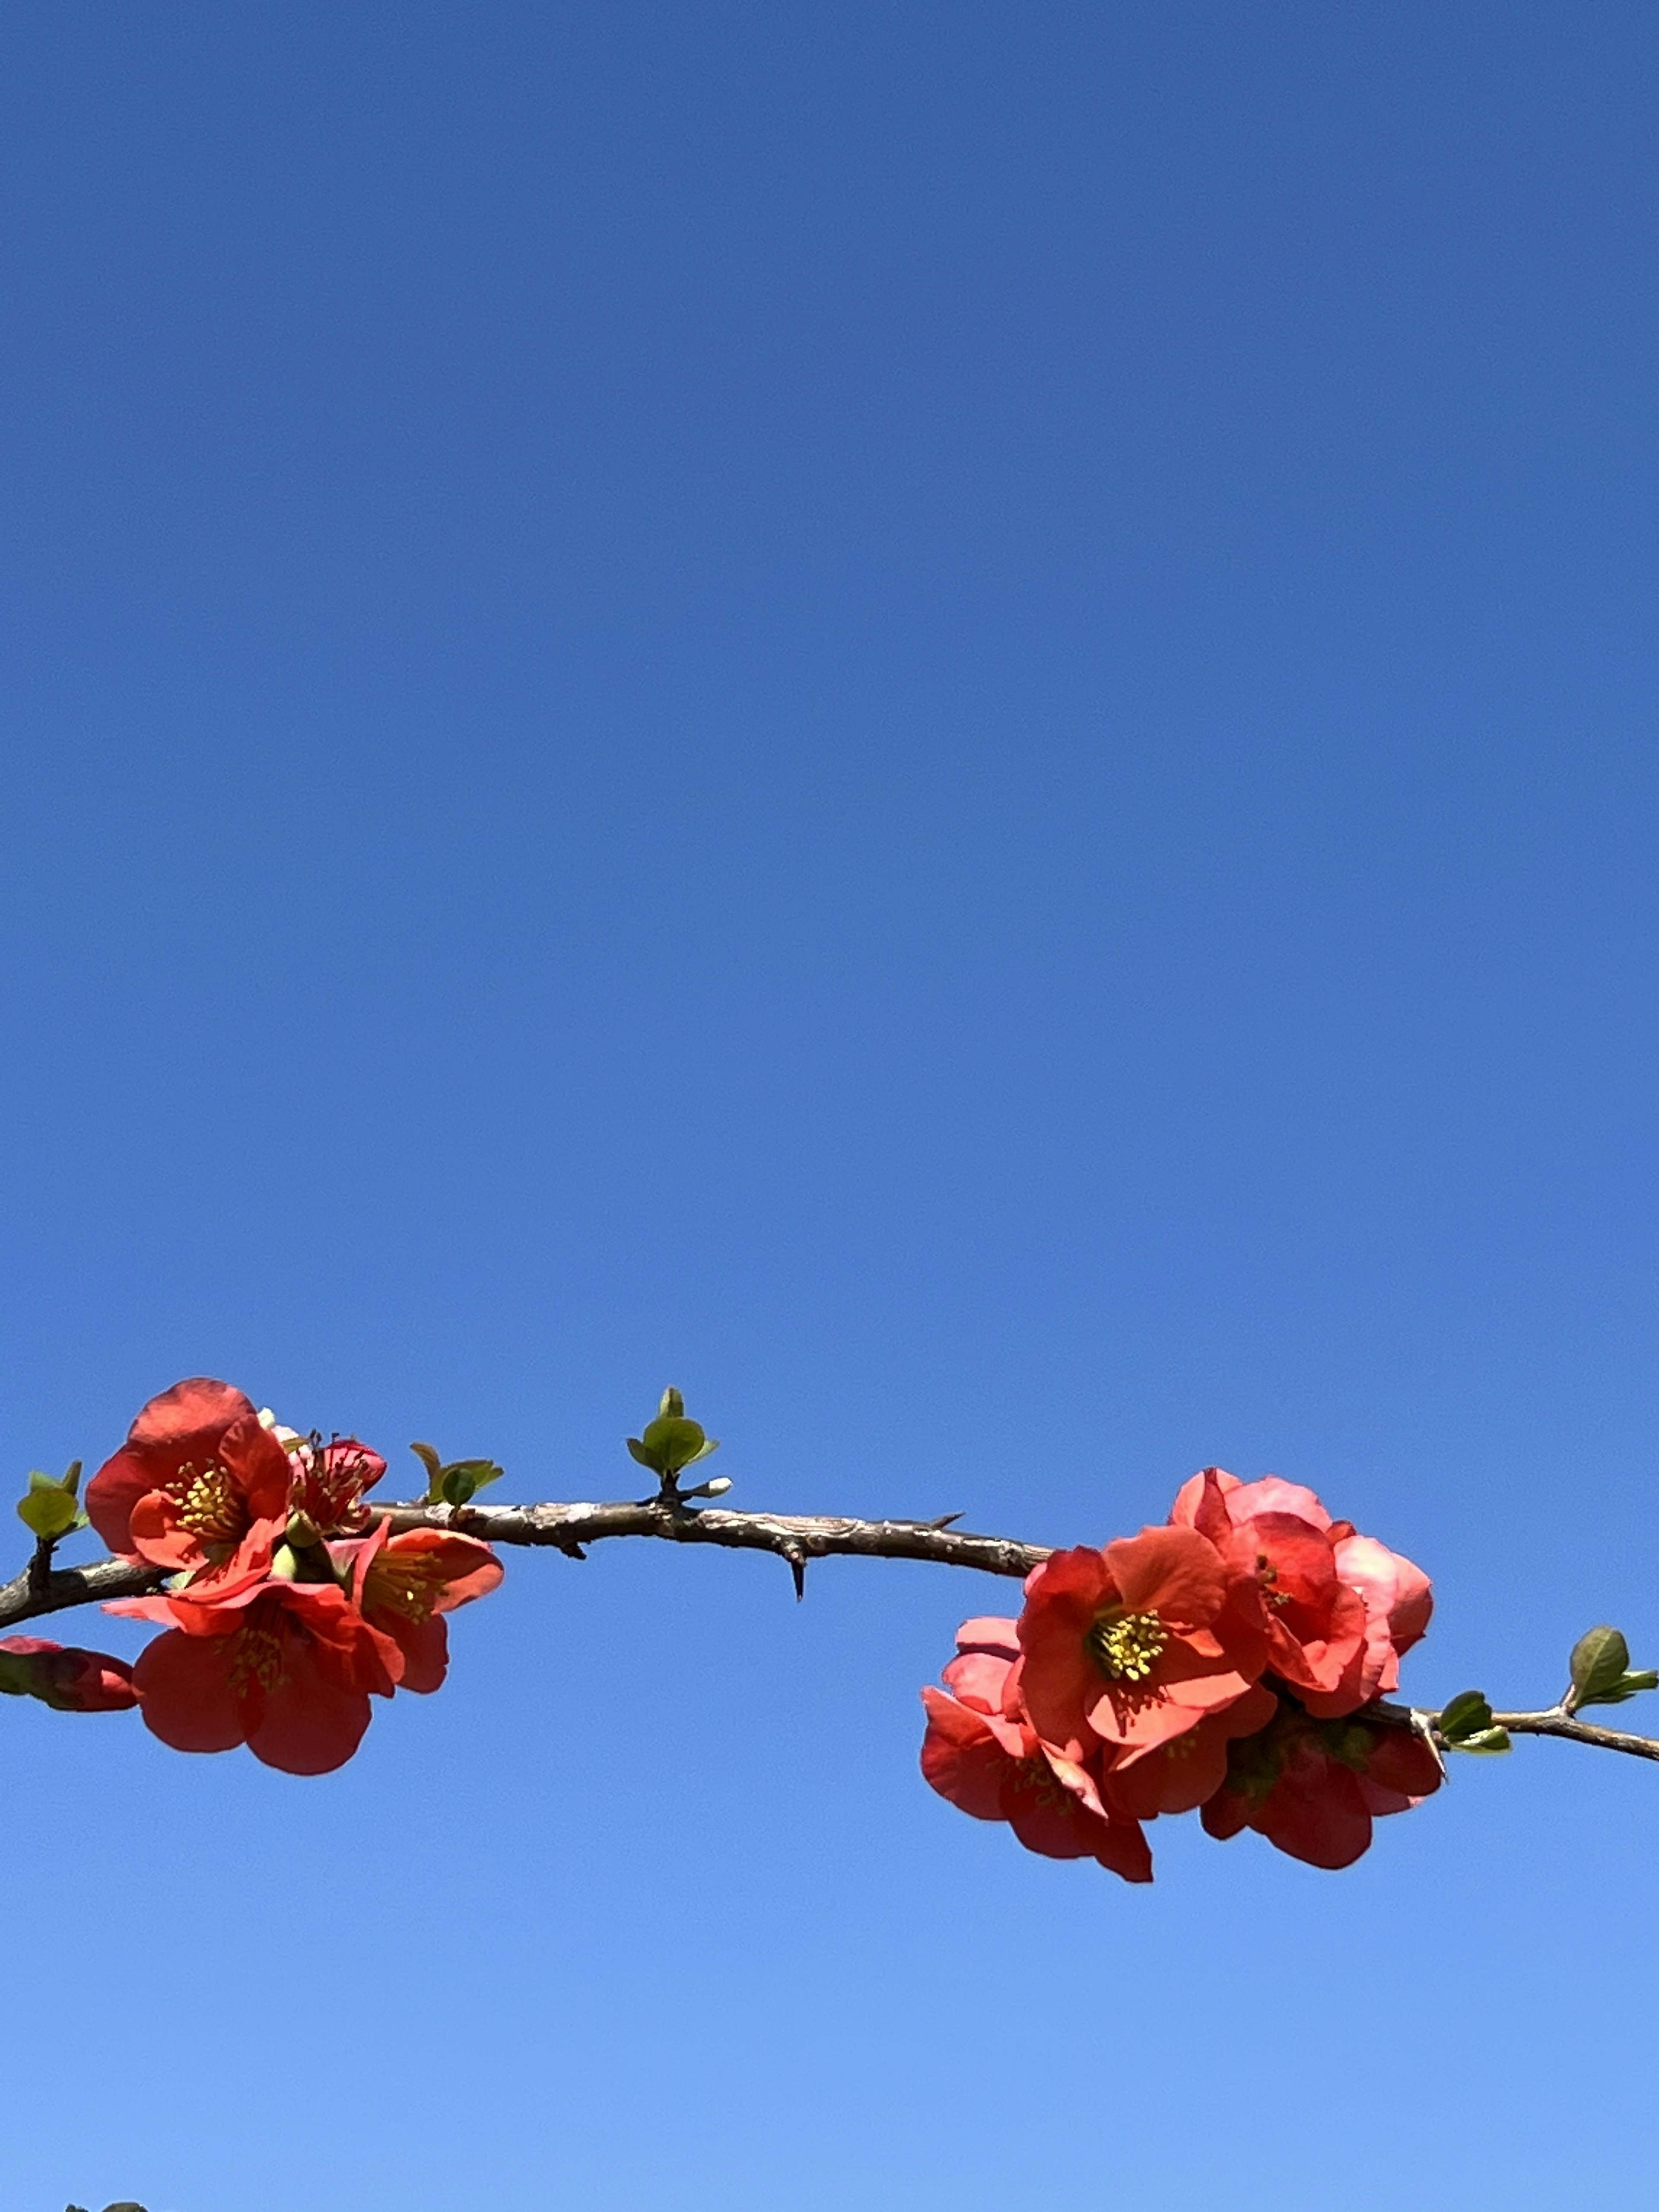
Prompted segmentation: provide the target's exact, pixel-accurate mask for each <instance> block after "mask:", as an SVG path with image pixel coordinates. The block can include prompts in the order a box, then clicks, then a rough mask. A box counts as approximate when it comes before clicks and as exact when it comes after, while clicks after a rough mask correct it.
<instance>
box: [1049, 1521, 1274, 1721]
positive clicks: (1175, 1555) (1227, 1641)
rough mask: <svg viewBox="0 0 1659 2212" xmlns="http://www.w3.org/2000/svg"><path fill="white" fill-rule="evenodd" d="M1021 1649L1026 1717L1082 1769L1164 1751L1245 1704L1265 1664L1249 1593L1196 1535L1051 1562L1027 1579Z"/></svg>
mask: <svg viewBox="0 0 1659 2212" xmlns="http://www.w3.org/2000/svg"><path fill="white" fill-rule="evenodd" d="M1241 1600H1242V1601H1241ZM1019 1644H1020V1650H1021V1651H1022V1652H1023V1653H1024V1662H1025V1663H1024V1670H1023V1673H1022V1676H1021V1684H1020V1694H1021V1696H1022V1698H1023V1699H1024V1705H1025V1710H1026V1711H1027V1712H1028V1713H1029V1715H1030V1718H1031V1722H1032V1724H1033V1725H1034V1726H1035V1728H1036V1731H1037V1733H1038V1735H1040V1736H1041V1737H1042V1739H1043V1741H1044V1742H1045V1743H1047V1744H1048V1745H1050V1746H1052V1747H1054V1749H1055V1750H1057V1751H1059V1752H1061V1753H1064V1755H1065V1756H1066V1757H1067V1758H1068V1759H1086V1758H1087V1757H1088V1754H1089V1753H1090V1752H1091V1749H1093V1748H1094V1747H1096V1746H1098V1745H1102V1744H1105V1745H1109V1746H1112V1747H1115V1748H1116V1749H1118V1750H1119V1751H1121V1753H1123V1754H1124V1756H1125V1757H1133V1756H1137V1755H1144V1754H1145V1753H1149V1752H1152V1751H1155V1750H1156V1749H1157V1748H1158V1747H1159V1746H1160V1745H1161V1744H1165V1743H1168V1742H1170V1741H1171V1740H1172V1739H1173V1738H1174V1737H1176V1736H1179V1735H1185V1734H1186V1733H1187V1731H1188V1729H1194V1728H1196V1727H1197V1726H1198V1724H1199V1723H1200V1721H1201V1720H1202V1719H1203V1718H1204V1717H1205V1716H1206V1714H1209V1713H1215V1712H1218V1711H1221V1710H1223V1708H1225V1706H1228V1705H1232V1704H1233V1703H1234V1702H1235V1701H1236V1700H1237V1699H1240V1698H1242V1697H1243V1695H1244V1694H1245V1692H1247V1691H1248V1690H1249V1687H1250V1686H1251V1684H1252V1683H1253V1682H1254V1681H1255V1680H1256V1678H1257V1676H1258V1675H1259V1674H1261V1669H1262V1665H1263V1662H1264V1660H1265V1658H1266V1655H1267V1637H1266V1633H1265V1631H1264V1628H1263V1626H1262V1624H1261V1617H1260V1610H1259V1607H1257V1606H1256V1604H1255V1599H1254V1595H1253V1591H1252V1589H1251V1588H1250V1587H1249V1585H1248V1584H1247V1583H1243V1582H1242V1581H1241V1577H1240V1576H1239V1574H1238V1572H1237V1570H1236V1569H1235V1568H1234V1567H1233V1566H1232V1565H1230V1563H1229V1561H1228V1559H1226V1558H1225V1557H1224V1556H1223V1554H1222V1553H1220V1552H1219V1551H1218V1549H1217V1548H1216V1547H1215V1545H1214V1544H1213V1543H1212V1542H1211V1541H1210V1540H1209V1538H1208V1537H1207V1536H1205V1535H1202V1534H1200V1533H1199V1531H1198V1530H1197V1529H1195V1528H1144V1529H1142V1531H1141V1533H1140V1534H1139V1535H1138V1536H1128V1537H1123V1538H1120V1539H1119V1540H1118V1541H1116V1542H1115V1543H1111V1544H1108V1545H1107V1546H1106V1547H1105V1548H1104V1550H1103V1551H1093V1550H1091V1549H1088V1548H1086V1547H1079V1549H1077V1550H1074V1551H1069V1552H1056V1553H1054V1554H1053V1555H1052V1556H1051V1557H1050V1558H1048V1559H1045V1560H1044V1561H1043V1563H1042V1565H1041V1566H1040V1567H1038V1568H1036V1570H1035V1571H1033V1572H1032V1574H1031V1575H1030V1577H1028V1579H1027V1582H1026V1584H1025V1607H1024V1612H1023V1613H1021V1615H1020V1618H1019Z"/></svg>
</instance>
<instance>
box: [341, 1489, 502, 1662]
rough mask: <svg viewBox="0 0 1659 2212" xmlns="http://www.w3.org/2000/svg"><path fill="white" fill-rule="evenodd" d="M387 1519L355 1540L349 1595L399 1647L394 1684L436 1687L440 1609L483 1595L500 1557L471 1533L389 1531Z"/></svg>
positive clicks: (442, 1651) (445, 1653)
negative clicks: (398, 1675) (358, 1541)
mask: <svg viewBox="0 0 1659 2212" xmlns="http://www.w3.org/2000/svg"><path fill="white" fill-rule="evenodd" d="M390 1525H391V1524H390V1523H389V1522H386V1521H382V1522H380V1524H379V1526H378V1528H376V1529H375V1532H374V1534H373V1535H372V1536H369V1537H368V1538H366V1539H365V1540H364V1541H363V1542H362V1545H361V1546H360V1547H356V1560H355V1562H354V1567H353V1574H352V1594H353V1595H354V1597H355V1598H356V1602H357V1605H358V1607H359V1609H360V1610H361V1611H362V1615H363V1617H364V1619H365V1620H368V1621H371V1622H372V1623H373V1624H374V1626H375V1627H376V1628H377V1629H379V1630H380V1632H381V1633H382V1634H384V1635H386V1636H389V1637H391V1638H392V1641H393V1642H394V1643H395V1644H397V1646H398V1650H399V1651H400V1652H401V1653H402V1655H403V1674H402V1678H401V1684H400V1686H401V1687H402V1688H404V1689H405V1690H419V1691H422V1692H425V1691H428V1690H435V1689H436V1688H437V1687H438V1686H439V1685H440V1684H441V1682H442V1680H443V1679H444V1675H445V1673H446V1671H447V1668H448V1665H449V1638H448V1632H447V1630H446V1628H445V1626H444V1624H443V1621H442V1620H441V1617H440V1616H441V1615H442V1614H444V1613H453V1612H454V1610H455V1608H456V1607H457V1606H459V1605H465V1604H467V1603H468V1602H469V1601H471V1599H473V1598H475V1597H487V1596H488V1595H489V1593H490V1591H491V1590H493V1589H495V1588H496V1587H497V1585H498V1584H499V1583H500V1582H501V1561H500V1560H499V1559H497V1558H496V1557H495V1553H493V1552H492V1551H491V1550H490V1548H489V1545H488V1544H481V1543H479V1542H478V1541H477V1538H476V1537H474V1536H456V1535H452V1534H450V1533H449V1532H448V1531H447V1529H443V1528H411V1529H410V1530H408V1531H407V1533H406V1534H404V1535H401V1536H392V1537H388V1536H387V1534H386V1530H387V1528H388V1527H389V1526H390ZM339 1548H340V1550H341V1551H342V1552H344V1550H345V1548H346V1547H343V1546H342V1547H339Z"/></svg>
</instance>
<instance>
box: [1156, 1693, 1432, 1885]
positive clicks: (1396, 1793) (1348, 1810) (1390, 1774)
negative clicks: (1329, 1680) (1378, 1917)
mask: <svg viewBox="0 0 1659 2212" xmlns="http://www.w3.org/2000/svg"><path fill="white" fill-rule="evenodd" d="M1439 1787H1440V1764H1439V1761H1438V1760H1437V1759H1436V1757H1435V1754H1434V1753H1433V1751H1432V1750H1431V1748H1430V1747H1429V1746H1428V1745H1427V1744H1426V1743H1425V1742H1424V1741H1423V1739H1422V1737H1421V1736H1419V1735H1417V1734H1416V1732H1415V1731H1414V1730H1413V1729H1408V1728H1394V1727H1388V1726H1385V1725H1383V1723H1381V1722H1378V1721H1366V1720H1364V1719H1363V1718H1361V1717H1358V1716H1355V1717H1352V1718H1351V1719H1340V1720H1316V1719H1314V1718H1313V1717H1312V1716H1311V1715H1310V1714H1308V1713H1305V1712H1304V1711H1302V1710H1301V1708H1300V1707H1299V1706H1297V1705H1295V1704H1294V1703H1293V1702H1292V1701H1291V1699H1288V1698H1287V1699H1283V1700H1282V1701H1281V1703H1280V1707H1279V1712H1278V1714H1277V1716H1276V1717H1275V1718H1274V1719H1273V1723H1272V1724H1271V1726H1269V1727H1268V1728H1267V1729H1263V1730H1262V1732H1261V1735H1255V1736H1251V1737H1249V1739H1248V1740H1247V1741H1243V1742H1239V1743H1235V1744H1234V1745H1233V1746H1232V1747H1231V1756H1230V1758H1229V1759H1228V1766H1227V1779H1226V1781H1225V1784H1223V1786H1222V1788H1221V1789H1220V1790H1218V1792H1217V1793H1216V1795H1215V1796H1213V1797H1212V1798H1210V1799H1209V1800H1208V1801H1207V1802H1206V1804H1205V1806H1204V1809H1203V1812H1202V1814H1201V1815H1200V1817H1201V1819H1202V1820H1203V1822H1204V1826H1205V1828H1206V1831H1207V1832H1208V1833H1209V1834H1211V1835H1212V1836H1215V1837H1217V1838H1220V1839H1222V1840H1224V1841H1225V1838H1228V1837H1230V1836H1236V1835H1237V1833H1238V1832H1239V1831H1240V1829H1241V1828H1255V1830H1256V1831H1257V1832H1259V1833H1260V1834H1261V1835H1264V1836H1265V1837H1266V1838H1267V1841H1268V1842H1269V1843H1270V1844H1274V1845H1276V1846H1277V1848H1278V1849H1279V1850H1281V1851H1287V1852H1288V1853H1289V1854H1290V1856H1291V1857H1292V1858H1293V1859H1304V1860H1306V1862H1307V1863H1308V1864H1309V1865H1310V1866H1316V1867H1328V1868H1333V1869H1334V1868H1337V1867H1345V1866H1352V1864H1353V1863H1354V1861H1355V1860H1356V1859H1357V1858H1358V1857H1360V1856H1361V1855H1362V1854H1363V1853H1364V1851H1366V1850H1369V1848H1370V1840H1371V1822H1372V1820H1374V1819H1376V1818H1377V1817H1378V1816H1380V1815H1381V1814H1386V1813H1404V1812H1406V1811H1407V1810H1408V1808H1410V1807H1412V1806H1413V1805H1416V1804H1419V1803H1420V1802H1421V1801H1422V1800H1423V1799H1424V1798H1425V1797H1427V1796H1431V1794H1432V1793H1433V1792H1434V1791H1435V1790H1437V1789H1438V1788H1439Z"/></svg>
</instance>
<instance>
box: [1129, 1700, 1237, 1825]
mask: <svg viewBox="0 0 1659 2212" xmlns="http://www.w3.org/2000/svg"><path fill="white" fill-rule="evenodd" d="M1278 1710H1279V1700H1278V1699H1277V1698H1276V1697H1274V1695H1273V1692H1272V1691H1271V1690H1270V1689H1268V1688H1267V1686H1266V1685H1265V1684H1264V1683H1261V1682H1258V1683H1256V1684H1255V1686H1254V1687H1253V1688H1251V1689H1249V1690H1246V1692H1244V1694H1243V1697H1242V1698H1240V1699H1237V1700H1236V1702H1235V1703H1233V1704H1232V1705H1224V1706H1223V1707H1222V1709H1221V1711H1219V1712H1218V1713H1206V1714H1204V1715H1203V1716H1202V1717H1201V1718H1200V1721H1199V1723H1198V1725H1197V1727H1196V1728H1191V1729H1188V1730H1187V1732H1186V1733H1185V1735H1178V1736H1176V1737H1175V1738H1173V1739H1172V1741H1170V1742H1168V1743H1162V1744H1157V1745H1155V1746H1154V1747H1152V1749H1151V1750H1150V1751H1128V1752H1124V1753H1121V1754H1120V1755H1119V1757H1118V1758H1117V1759H1116V1760H1115V1762H1114V1764H1113V1765H1112V1768H1111V1770H1110V1771H1109V1773H1108V1774H1107V1775H1106V1777H1105V1778H1104V1780H1103V1782H1102V1784H1101V1791H1102V1795H1103V1796H1104V1797H1105V1799H1106V1801H1107V1802H1108V1803H1109V1805H1111V1806H1112V1807H1113V1808H1114V1809H1115V1810H1116V1811H1119V1812H1121V1813H1122V1814H1125V1815H1126V1816H1127V1817H1128V1818H1129V1819H1131V1820H1152V1819H1154V1818H1155V1817H1156V1815H1157V1814H1159V1813H1190V1812H1191V1811H1192V1810H1193V1808H1194V1806H1198V1805H1201V1804H1203V1802H1204V1801H1205V1800H1206V1798H1207V1797H1212V1796H1214V1795H1215V1793H1216V1791H1217V1790H1218V1789H1220V1787H1221V1785H1222V1784H1223V1783H1224V1782H1225V1780H1226V1778H1227V1753H1228V1748H1229V1747H1230V1745H1231V1743H1232V1742H1233V1741H1234V1740H1235V1739H1236V1738H1237V1737H1238V1736H1246V1735H1255V1734H1257V1732H1258V1731H1259V1730H1261V1729H1264V1728H1266V1726H1267V1723H1268V1722H1269V1721H1271V1720H1272V1718H1273V1715H1274V1714H1275V1713H1276V1712H1277V1711H1278Z"/></svg>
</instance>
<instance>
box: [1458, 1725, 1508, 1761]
mask: <svg viewBox="0 0 1659 2212" xmlns="http://www.w3.org/2000/svg"><path fill="white" fill-rule="evenodd" d="M1448 1748H1449V1749H1450V1750H1452V1751H1467V1752H1473V1753H1474V1754H1475V1755H1476V1756H1477V1757H1480V1755H1481V1754H1483V1753H1486V1754H1490V1753H1494V1752H1500V1751H1508V1750H1509V1749H1510V1732H1509V1730H1508V1729H1500V1728H1492V1729H1477V1730H1476V1731H1475V1733H1474V1735H1466V1736H1462V1737H1460V1738H1459V1739H1458V1741H1456V1742H1455V1743H1454V1744H1451V1745H1449V1747H1448Z"/></svg>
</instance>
